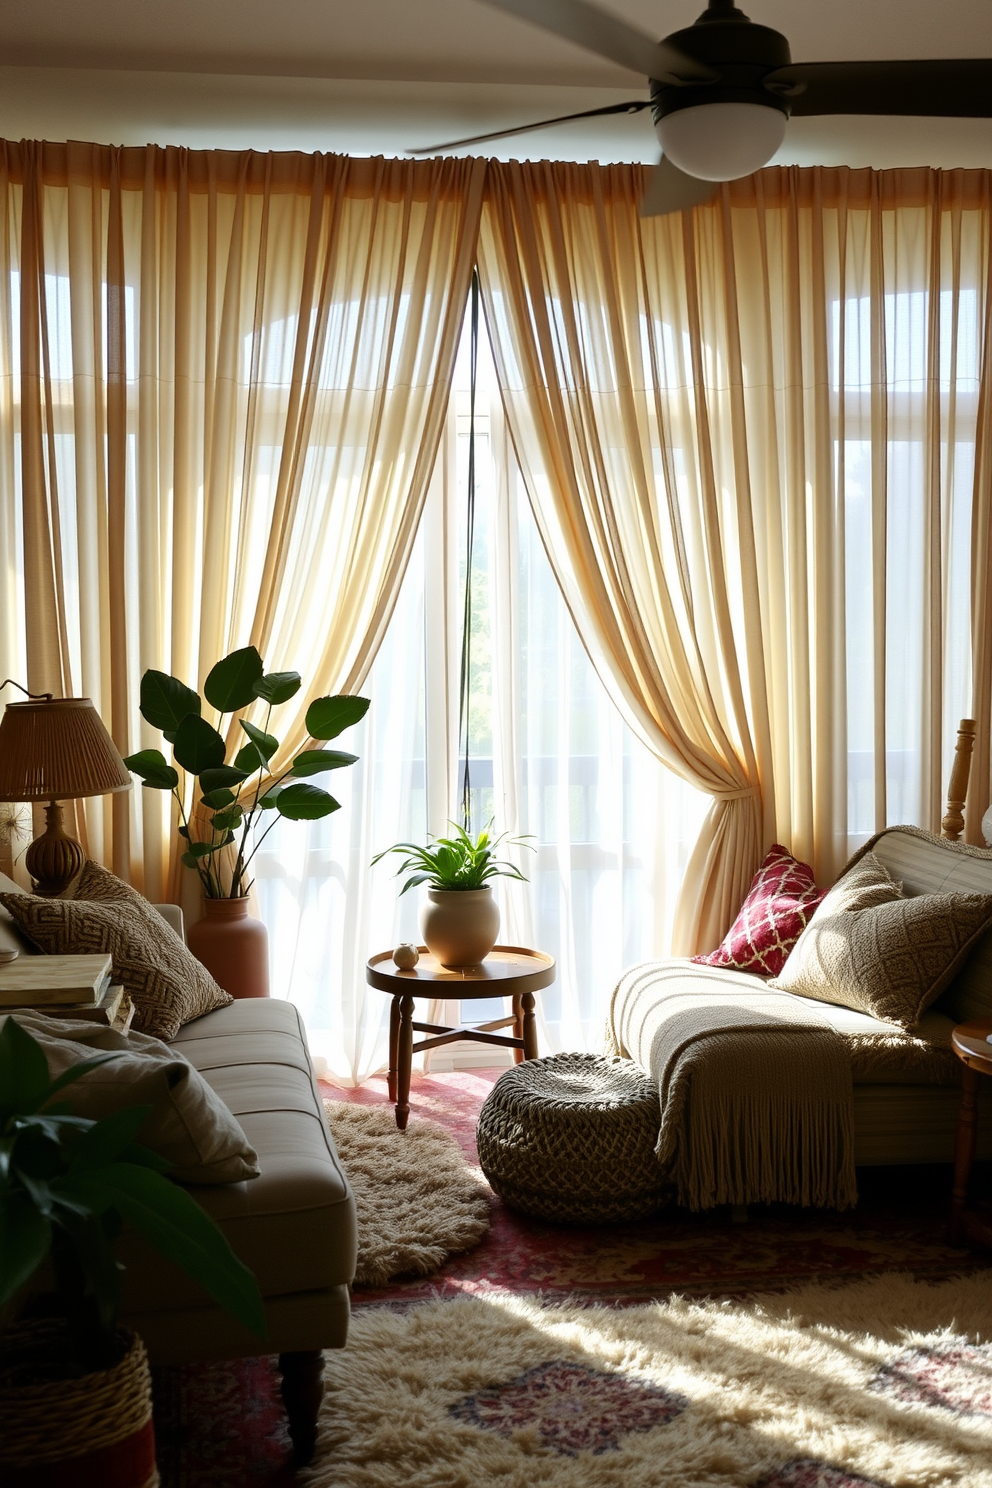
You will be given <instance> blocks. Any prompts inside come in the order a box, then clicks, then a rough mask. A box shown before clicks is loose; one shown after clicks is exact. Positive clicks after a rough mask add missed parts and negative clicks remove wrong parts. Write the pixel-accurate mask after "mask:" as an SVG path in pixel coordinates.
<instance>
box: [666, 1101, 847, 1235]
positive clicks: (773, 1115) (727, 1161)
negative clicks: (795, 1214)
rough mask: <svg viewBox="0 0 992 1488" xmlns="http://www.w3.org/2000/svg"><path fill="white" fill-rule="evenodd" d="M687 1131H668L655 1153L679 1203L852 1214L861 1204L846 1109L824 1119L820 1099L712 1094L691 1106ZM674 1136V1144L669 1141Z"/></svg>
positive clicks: (697, 1206) (688, 1106)
mask: <svg viewBox="0 0 992 1488" xmlns="http://www.w3.org/2000/svg"><path fill="white" fill-rule="evenodd" d="M683 1119H684V1126H682V1127H681V1128H680V1127H678V1126H676V1125H674V1124H671V1125H668V1126H666V1127H664V1128H663V1132H662V1135H661V1136H660V1137H659V1142H658V1147H657V1148H656V1151H657V1154H658V1157H659V1159H660V1160H661V1161H662V1162H664V1163H667V1164H670V1175H671V1177H672V1179H673V1180H674V1182H675V1183H676V1185H677V1188H678V1196H679V1203H680V1204H683V1205H685V1206H686V1207H687V1208H689V1209H694V1210H700V1209H712V1208H714V1207H715V1206H716V1205H718V1204H765V1203H769V1204H770V1203H785V1204H799V1205H802V1206H804V1207H812V1208H817V1209H851V1208H853V1207H854V1205H855V1204H856V1203H857V1198H858V1188H857V1176H856V1173H855V1167H854V1120H853V1113H852V1109H851V1106H850V1105H849V1104H841V1105H839V1106H838V1107H836V1108H835V1110H834V1111H833V1112H832V1113H831V1115H830V1116H829V1117H828V1118H827V1119H826V1124H825V1118H824V1111H823V1104H822V1101H821V1100H820V1099H816V1098H812V1099H809V1100H804V1099H798V1100H797V1099H795V1098H794V1097H793V1098H786V1097H784V1096H781V1095H776V1094H775V1093H771V1094H768V1095H764V1094H760V1093H758V1092H750V1093H749V1095H748V1097H747V1100H746V1101H744V1102H742V1101H740V1100H739V1099H736V1098H735V1096H734V1093H733V1092H729V1091H728V1092H725V1093H723V1094H720V1093H711V1095H710V1097H709V1099H707V1100H705V1101H692V1102H687V1103H686V1109H685V1111H684V1118H683ZM666 1137H667V1142H666Z"/></svg>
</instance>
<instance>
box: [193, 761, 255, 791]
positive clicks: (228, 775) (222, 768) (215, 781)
mask: <svg viewBox="0 0 992 1488" xmlns="http://www.w3.org/2000/svg"><path fill="white" fill-rule="evenodd" d="M248 773H250V771H249V772H248ZM247 779H248V774H246V772H245V771H244V770H239V769H237V768H236V767H235V766H234V765H218V766H217V767H216V768H215V769H212V770H201V771H200V789H201V791H203V792H204V794H209V793H210V792H211V791H215V790H224V789H229V788H230V787H231V786H232V785H240V784H241V782H242V781H243V780H247Z"/></svg>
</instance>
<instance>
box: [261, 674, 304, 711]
mask: <svg viewBox="0 0 992 1488" xmlns="http://www.w3.org/2000/svg"><path fill="white" fill-rule="evenodd" d="M300 684H301V678H300V674H299V672H270V673H269V675H268V676H267V677H260V678H259V680H258V681H257V682H256V683H255V696H256V697H260V698H261V699H262V701H263V702H266V703H271V704H272V705H273V707H275V706H277V705H278V704H279V703H288V702H289V700H290V698H291V697H295V696H296V694H297V693H298V692H299V690H300Z"/></svg>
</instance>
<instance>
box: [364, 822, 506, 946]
mask: <svg viewBox="0 0 992 1488" xmlns="http://www.w3.org/2000/svg"><path fill="white" fill-rule="evenodd" d="M450 825H451V826H452V827H453V828H454V835H453V836H451V837H433V836H431V840H430V841H429V843H428V845H427V846H426V847H420V846H418V844H417V843H415V842H396V843H394V844H393V846H392V847H387V848H384V849H383V851H382V852H380V853H377V854H376V856H375V857H374V858H373V859H372V864H373V866H374V865H375V864H376V863H378V862H380V861H381V860H382V859H383V858H384V857H386V856H387V855H388V854H389V853H397V854H399V855H400V858H401V861H400V865H399V867H398V868H397V870H396V872H397V875H399V874H401V873H408V874H409V875H410V876H409V877H408V878H407V880H406V882H405V883H404V885H403V887H402V889H400V894H405V893H406V891H407V889H413V888H416V887H417V886H418V885H419V884H426V885H427V898H426V900H425V902H424V904H423V906H422V907H421V911H420V933H421V935H422V936H423V939H424V945H425V946H426V947H427V949H428V950H429V951H430V953H431V955H433V956H436V957H437V959H438V961H440V963H441V965H442V966H477V965H478V963H479V962H480V961H484V960H485V958H486V957H487V956H488V955H489V952H490V951H491V950H492V948H493V946H494V945H495V944H496V940H497V937H498V935H499V905H498V904H497V903H496V901H495V899H494V898H493V894H492V886H491V884H490V879H493V878H496V877H498V876H499V875H505V876H506V877H507V878H516V879H519V880H520V881H521V882H523V883H526V881H527V878H526V874H524V873H521V871H520V869H519V868H517V867H516V866H515V865H514V864H513V863H511V862H509V861H508V860H507V859H505V858H498V857H497V856H496V850H497V848H498V847H499V846H500V844H501V843H504V842H505V843H508V844H511V845H514V846H526V847H529V846H530V843H529V842H528V841H527V839H526V837H511V836H509V834H508V833H506V832H501V833H500V834H499V835H498V836H497V837H493V836H492V835H491V831H492V825H493V824H492V822H491V821H490V822H489V823H488V824H487V825H486V826H485V827H483V829H482V831H481V832H480V833H479V834H478V836H476V837H472V835H471V834H470V833H469V832H467V831H466V830H465V828H464V827H461V826H458V825H457V823H455V822H451V823H450Z"/></svg>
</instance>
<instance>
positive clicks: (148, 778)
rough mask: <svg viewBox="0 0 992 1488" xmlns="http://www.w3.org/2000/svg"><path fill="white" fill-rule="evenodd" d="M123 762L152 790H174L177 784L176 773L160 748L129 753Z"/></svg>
mask: <svg viewBox="0 0 992 1488" xmlns="http://www.w3.org/2000/svg"><path fill="white" fill-rule="evenodd" d="M124 763H125V765H126V766H127V768H128V769H129V770H130V771H132V773H133V774H135V775H138V776H140V777H141V779H142V780H143V781H144V783H145V784H146V785H150V786H151V787H152V789H153V790H175V788H176V786H177V785H178V784H179V776H178V774H177V773H176V771H175V770H174V769H173V768H172V766H171V765H170V764H169V762H168V760H167V759H166V757H165V755H164V754H163V753H162V751H161V750H160V749H140V750H139V751H138V753H137V754H129V755H128V757H127V759H126V760H125V761H124Z"/></svg>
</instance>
